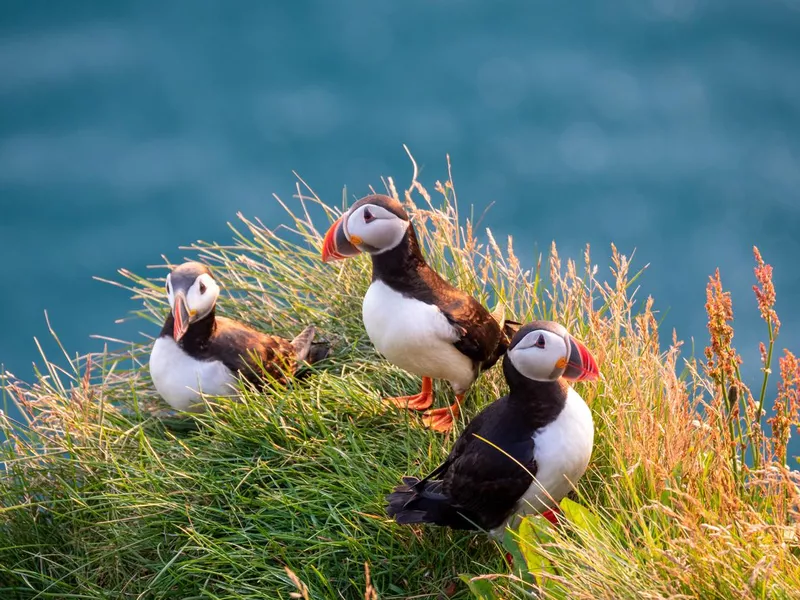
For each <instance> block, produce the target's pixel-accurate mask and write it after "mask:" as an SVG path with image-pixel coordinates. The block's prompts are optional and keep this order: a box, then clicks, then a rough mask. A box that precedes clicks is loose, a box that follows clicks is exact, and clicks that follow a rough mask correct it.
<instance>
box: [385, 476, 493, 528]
mask: <svg viewBox="0 0 800 600" xmlns="http://www.w3.org/2000/svg"><path fill="white" fill-rule="evenodd" d="M441 487H442V482H441V481H439V480H423V481H420V480H419V479H417V478H416V477H403V483H402V484H401V485H398V486H397V487H395V488H394V491H393V492H392V493H391V494H389V495H388V496H386V502H387V505H386V514H387V515H388V516H389V517H391V518H393V519H394V520H395V521H396V522H397V523H398V524H399V525H413V524H417V523H430V524H432V525H440V526H443V527H450V528H452V529H478V526H477V525H476V524H475V523H473V522H471V521H470V520H468V519H467V518H466V517H464V516H463V515H462V514H461V513H460V512H459V511H458V510H456V508H455V507H454V506H453V505H452V504H450V499H449V498H448V497H447V496H446V495H445V494H443V493H442V492H441Z"/></svg>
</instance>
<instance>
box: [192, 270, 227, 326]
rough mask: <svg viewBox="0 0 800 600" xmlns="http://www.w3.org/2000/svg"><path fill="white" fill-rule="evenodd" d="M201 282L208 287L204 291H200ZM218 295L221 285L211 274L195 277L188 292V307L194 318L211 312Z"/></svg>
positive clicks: (200, 317) (199, 317)
mask: <svg viewBox="0 0 800 600" xmlns="http://www.w3.org/2000/svg"><path fill="white" fill-rule="evenodd" d="M201 284H202V285H204V286H205V288H206V290H205V292H204V293H200V285H201ZM218 296H219V286H218V285H217V282H216V281H214V279H213V278H212V277H211V276H210V275H208V274H206V273H204V274H202V275H200V277H198V278H197V279H195V281H194V283H193V284H192V287H190V288H189V291H188V292H187V294H186V308H187V309H188V310H189V314H190V315H191V316H192V319H193V320H197V319H202V318H203V317H205V316H206V315H207V314H208V313H210V312H211V309H213V308H214V305H215V304H216V302H217V297H218Z"/></svg>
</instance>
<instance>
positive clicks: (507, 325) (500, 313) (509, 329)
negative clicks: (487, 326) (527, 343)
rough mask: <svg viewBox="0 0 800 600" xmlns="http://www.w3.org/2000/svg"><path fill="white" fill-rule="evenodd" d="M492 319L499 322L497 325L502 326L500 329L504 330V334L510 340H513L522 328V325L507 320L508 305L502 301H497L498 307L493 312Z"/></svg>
mask: <svg viewBox="0 0 800 600" xmlns="http://www.w3.org/2000/svg"><path fill="white" fill-rule="evenodd" d="M492 318H493V319H494V320H495V321H497V324H498V325H500V329H502V330H503V333H504V334H505V335H506V337H508V339H509V340H511V338H513V337H514V335H515V334H516V333H517V331H519V328H520V327H522V323H518V322H517V321H512V320H510V319H507V318H506V305H505V303H504V302H503V301H502V300H498V301H497V306H495V308H494V311H492Z"/></svg>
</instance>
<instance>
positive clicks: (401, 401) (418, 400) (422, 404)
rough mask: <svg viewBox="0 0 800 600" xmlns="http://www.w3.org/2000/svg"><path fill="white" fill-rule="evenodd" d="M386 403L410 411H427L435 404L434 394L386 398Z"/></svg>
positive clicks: (422, 393) (423, 393)
mask: <svg viewBox="0 0 800 600" xmlns="http://www.w3.org/2000/svg"><path fill="white" fill-rule="evenodd" d="M384 402H386V403H387V404H391V405H393V406H396V407H398V408H407V409H409V410H427V409H429V408H430V407H431V404H433V394H426V393H425V392H421V393H419V394H415V395H414V396H398V397H397V398H386V399H385V400H384Z"/></svg>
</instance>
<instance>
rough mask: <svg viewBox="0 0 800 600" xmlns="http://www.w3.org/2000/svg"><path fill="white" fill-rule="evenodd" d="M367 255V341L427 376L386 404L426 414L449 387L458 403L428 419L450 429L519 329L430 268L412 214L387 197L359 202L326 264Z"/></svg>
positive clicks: (340, 227)
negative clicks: (436, 392) (441, 384)
mask: <svg viewBox="0 0 800 600" xmlns="http://www.w3.org/2000/svg"><path fill="white" fill-rule="evenodd" d="M362 251H363V252H368V253H369V254H370V255H371V256H372V284H371V285H370V286H369V289H368V290H367V293H366V295H365V296H364V303H363V307H362V315H363V319H364V327H365V328H366V330H367V335H368V336H369V339H370V340H371V341H372V343H373V345H374V346H375V348H376V349H377V350H378V352H379V353H380V354H382V355H383V356H384V357H385V358H386V359H387V360H388V361H389V362H391V363H393V364H395V365H397V366H398V367H400V368H402V369H404V370H406V371H408V372H410V373H414V374H415V375H419V376H421V377H422V391H421V392H420V393H419V394H416V395H414V396H402V397H399V398H389V399H388V401H389V402H392V403H393V404H395V405H397V406H401V407H407V408H409V409H414V410H426V409H428V408H430V406H431V404H432V403H433V381H432V380H433V379H444V380H446V381H449V382H450V385H451V386H452V387H453V391H454V392H455V394H456V401H455V403H454V404H453V405H452V406H450V407H448V408H439V409H436V410H430V411H428V412H426V413H425V414H424V419H423V420H424V422H425V424H426V425H427V426H428V427H430V428H432V429H434V430H437V431H449V430H450V429H451V428H452V426H453V418H454V417H457V416H458V414H459V408H460V403H461V401H462V400H463V398H464V394H465V393H466V392H467V390H468V389H469V387H470V386H471V385H472V384H473V382H474V381H475V380H476V379H477V378H478V375H479V374H480V373H481V372H482V371H484V370H486V369H489V368H491V367H492V366H493V365H494V364H495V363H496V362H497V361H498V359H499V358H500V357H501V356H502V355H503V353H504V352H505V351H506V348H507V347H508V342H509V341H510V338H511V336H512V335H513V331H514V328H515V326H518V325H519V324H518V323H514V322H512V321H505V320H504V319H501V320H502V321H503V323H500V322H498V319H497V318H495V317H494V316H492V314H490V313H489V311H488V310H486V308H484V307H483V306H482V305H481V304H480V303H479V302H478V301H477V300H475V298H473V297H472V296H470V295H469V294H466V293H464V292H462V291H461V290H458V289H456V288H455V287H453V286H452V285H450V284H449V283H448V282H447V281H445V280H444V279H443V278H442V277H441V276H440V275H439V274H438V273H436V272H435V271H434V270H433V269H431V268H430V267H429V266H428V264H427V263H426V262H425V258H424V257H423V256H422V251H421V250H420V246H419V243H418V241H417V236H416V233H415V232H414V226H413V225H412V224H411V222H410V221H409V217H408V214H406V211H405V210H404V209H403V206H402V205H401V204H400V202H398V201H397V200H395V199H393V198H390V197H389V196H384V195H381V194H375V195H371V196H366V197H364V198H361V199H360V200H358V201H357V202H356V203H355V204H353V206H352V207H351V208H350V210H348V211H347V212H346V213H345V214H344V215H342V216H341V217H340V218H339V219H338V220H337V221H336V222H335V223H334V224H333V225H332V226H331V227H330V229H329V230H328V232H327V233H326V234H325V240H324V242H323V246H322V260H324V261H326V262H328V261H332V260H336V259H343V258H348V257H351V256H355V255H357V254H359V253H360V252H362Z"/></svg>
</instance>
